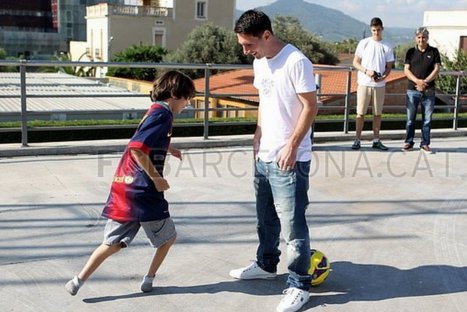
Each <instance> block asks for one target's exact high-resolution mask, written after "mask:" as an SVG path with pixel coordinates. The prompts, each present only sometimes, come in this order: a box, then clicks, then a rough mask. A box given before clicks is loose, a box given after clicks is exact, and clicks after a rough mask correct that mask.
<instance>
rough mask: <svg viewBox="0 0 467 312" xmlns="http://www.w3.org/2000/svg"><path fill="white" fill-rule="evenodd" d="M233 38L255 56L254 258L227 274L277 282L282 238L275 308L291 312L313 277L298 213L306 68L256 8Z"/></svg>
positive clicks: (307, 123) (304, 181)
mask: <svg viewBox="0 0 467 312" xmlns="http://www.w3.org/2000/svg"><path fill="white" fill-rule="evenodd" d="M235 33H236V34H237V39H238V42H239V43H240V45H241V46H242V47H243V52H244V53H245V54H251V55H253V56H254V57H255V60H254V62H253V69H254V74H255V77H254V82H253V84H254V86H255V87H256V88H257V89H258V91H259V109H258V122H257V128H256V132H255V135H254V138H253V144H254V146H253V149H254V157H255V160H256V162H255V180H254V185H255V192H256V215H257V231H258V238H259V246H258V249H257V253H256V261H255V262H253V263H252V264H251V265H249V266H247V267H244V268H240V269H237V270H232V271H231V272H230V275H231V276H232V277H234V278H238V279H245V280H248V279H268V278H274V277H276V275H277V273H276V272H277V264H278V263H279V260H280V259H279V258H280V254H281V252H280V250H279V241H280V235H281V233H282V237H283V238H284V240H285V242H286V244H287V267H288V270H289V276H288V280H287V289H286V290H285V291H284V294H285V296H284V297H283V299H282V300H281V302H280V303H279V305H278V306H277V311H297V310H299V309H300V308H301V307H302V306H303V305H304V304H305V303H306V302H307V301H308V300H309V296H310V293H309V288H310V286H311V280H312V277H311V275H310V274H309V272H308V271H309V268H310V238H309V231H308V225H307V220H306V216H305V210H306V208H307V206H308V202H309V200H308V194H307V191H308V186H309V180H308V179H309V171H310V163H311V125H312V123H313V121H314V119H315V116H316V114H317V111H318V108H317V101H316V84H315V80H314V75H313V65H312V63H311V61H310V60H309V59H308V58H306V57H305V55H303V53H302V52H300V51H299V50H298V49H297V48H295V47H294V46H292V45H290V44H286V43H284V42H282V41H281V40H279V39H278V38H276V37H275V36H274V33H273V31H272V27H271V21H270V19H269V17H268V16H267V15H266V14H264V13H263V12H261V11H257V10H249V11H246V12H245V13H243V14H242V16H240V18H239V19H238V21H237V22H236V24H235Z"/></svg>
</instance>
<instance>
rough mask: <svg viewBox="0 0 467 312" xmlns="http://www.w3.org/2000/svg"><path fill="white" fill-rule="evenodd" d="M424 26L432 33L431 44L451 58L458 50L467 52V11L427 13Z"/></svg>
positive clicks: (424, 17)
mask: <svg viewBox="0 0 467 312" xmlns="http://www.w3.org/2000/svg"><path fill="white" fill-rule="evenodd" d="M423 26H425V27H427V28H428V30H429V32H430V41H429V42H430V44H431V45H432V46H435V47H437V48H438V49H439V50H440V52H441V53H443V54H445V55H446V56H447V57H449V58H453V57H454V56H455V55H456V52H457V50H458V49H462V50H464V51H466V52H467V11H458V10H455V11H454V10H453V11H425V13H424V16H423Z"/></svg>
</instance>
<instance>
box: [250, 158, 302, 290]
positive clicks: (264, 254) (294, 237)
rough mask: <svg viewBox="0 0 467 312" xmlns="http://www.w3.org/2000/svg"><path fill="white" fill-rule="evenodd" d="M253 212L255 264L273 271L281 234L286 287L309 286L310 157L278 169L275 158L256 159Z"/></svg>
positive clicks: (278, 252) (277, 260)
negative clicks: (283, 168) (254, 206)
mask: <svg viewBox="0 0 467 312" xmlns="http://www.w3.org/2000/svg"><path fill="white" fill-rule="evenodd" d="M255 169H256V170H255V180H254V184H255V192H256V216H257V231H258V238H259V246H258V250H257V253H256V258H257V263H258V265H259V266H260V267H261V268H262V269H263V270H265V271H268V272H276V270H277V264H278V263H279V256H280V254H281V252H280V250H279V241H280V234H281V232H282V237H283V238H284V240H285V242H286V243H287V267H288V270H289V277H288V280H287V284H288V287H297V288H300V289H304V290H308V289H309V288H310V285H311V276H310V275H309V274H308V270H309V268H310V238H309V232H308V225H307V221H306V217H305V210H306V208H307V206H308V193H307V191H308V187H309V181H308V176H309V172H310V161H307V162H297V163H296V165H295V168H294V169H291V170H281V169H279V167H278V164H277V163H276V162H263V161H261V160H257V161H256V168H255Z"/></svg>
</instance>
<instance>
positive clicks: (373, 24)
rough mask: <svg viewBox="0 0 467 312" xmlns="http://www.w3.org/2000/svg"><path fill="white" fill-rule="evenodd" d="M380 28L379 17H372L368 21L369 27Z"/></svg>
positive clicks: (381, 24) (381, 23) (380, 21)
mask: <svg viewBox="0 0 467 312" xmlns="http://www.w3.org/2000/svg"><path fill="white" fill-rule="evenodd" d="M376 26H381V27H383V21H382V20H381V19H380V18H379V17H373V18H372V19H371V21H370V27H376Z"/></svg>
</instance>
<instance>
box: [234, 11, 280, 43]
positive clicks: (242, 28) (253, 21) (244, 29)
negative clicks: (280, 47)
mask: <svg viewBox="0 0 467 312" xmlns="http://www.w3.org/2000/svg"><path fill="white" fill-rule="evenodd" d="M266 30H269V31H270V32H271V34H273V32H272V26H271V20H270V19H269V17H268V16H267V15H266V14H265V13H264V12H262V11H259V10H248V11H245V12H244V13H243V14H242V15H241V16H240V17H239V18H238V20H237V22H236V23H235V28H234V31H235V33H237V34H246V35H252V36H255V37H260V36H261V35H262V34H263V33H264V32H265V31H266Z"/></svg>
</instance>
